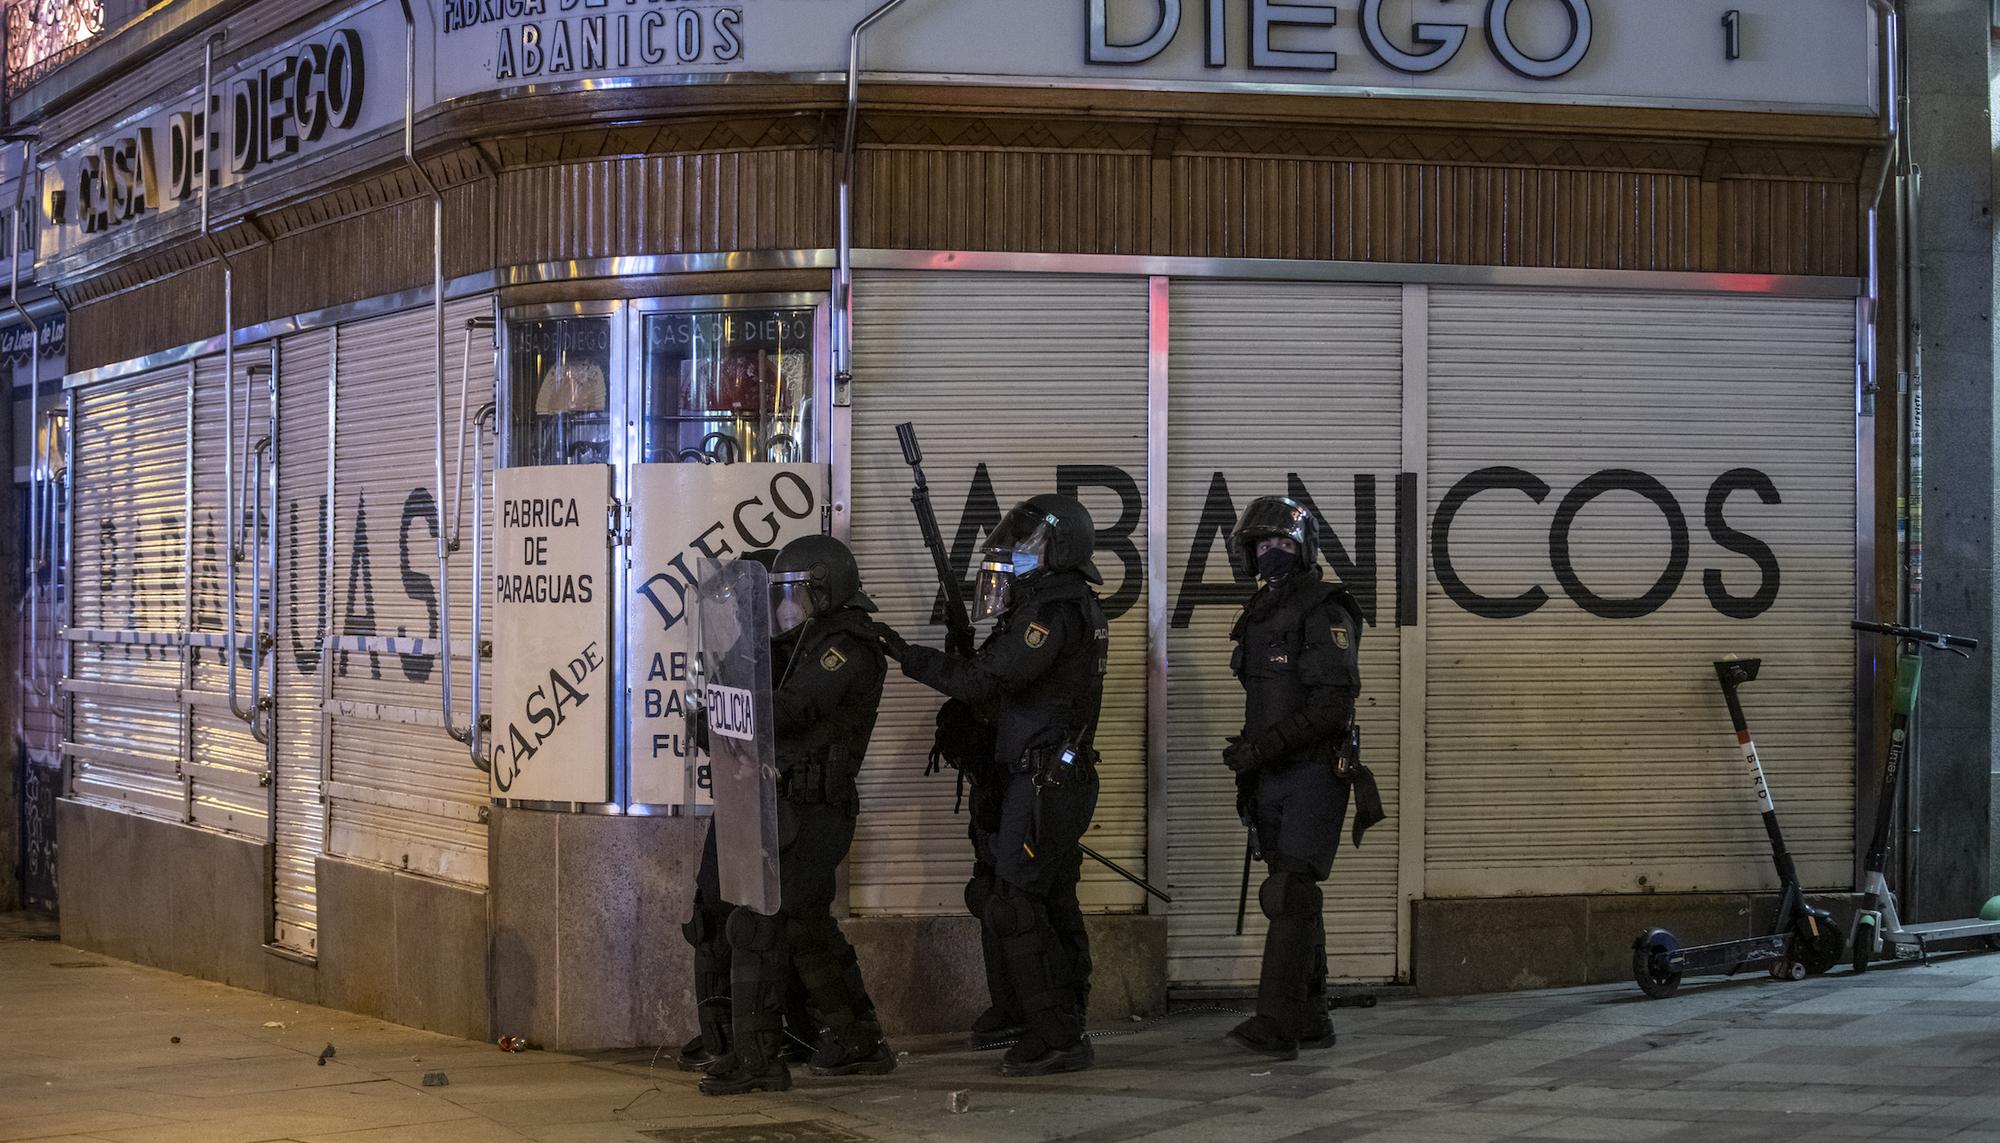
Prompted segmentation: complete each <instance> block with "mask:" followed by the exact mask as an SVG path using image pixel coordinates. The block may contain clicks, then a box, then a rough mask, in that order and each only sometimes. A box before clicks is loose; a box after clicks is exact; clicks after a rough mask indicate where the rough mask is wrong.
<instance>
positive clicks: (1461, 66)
mask: <svg viewBox="0 0 2000 1143" xmlns="http://www.w3.org/2000/svg"><path fill="white" fill-rule="evenodd" d="M434 3H435V8H434V11H435V12H436V14H437V18H438V23H437V26H436V32H437V37H438V40H437V43H438V48H437V52H436V59H437V65H438V72H437V77H436V79H437V89H436V94H437V97H438V98H439V99H441V100H443V99H452V98H455V97H459V96H467V95H476V94H480V93H484V92H489V91H495V90H503V89H506V88H511V87H520V86H525V85H529V84H536V85H542V84H561V83H576V82H583V81H593V80H598V79H603V78H608V77H614V76H632V77H661V78H670V79H697V80H699V79H714V78H720V77H724V76H729V75H733V74H756V75H794V76H797V75H805V76H825V77H837V76H839V75H841V74H844V72H845V69H846V67H847V46H848V32H849V30H850V29H851V28H853V26H854V24H855V22H856V21H858V20H860V19H861V18H862V17H863V16H866V15H867V14H868V13H869V12H871V11H873V10H874V9H875V8H876V7H878V5H879V3H880V0H689V2H686V3H678V4H674V5H672V6H671V7H669V6H667V5H663V4H643V5H640V4H633V3H630V2H629V0H434ZM1728 13H1733V16H1731V15H1728ZM1874 29H1875V18H1874V17H1873V15H1872V14H1871V12H1870V9H1869V7H1868V3H1867V0H1731V2H1730V3H1728V4H1718V5H1715V6H1712V7H1711V6H1708V5H1699V4H1692V5H1691V4H1685V3H1674V2H1670V0H983V2H977V0H912V2H910V3H908V4H905V5H904V6H903V7H902V8H900V9H898V10H896V11H895V12H893V13H892V14H890V15H889V16H887V17H885V18H884V19H883V20H882V21H880V22H879V23H878V24H876V25H875V26H874V27H872V28H871V29H870V31H869V33H868V37H867V39H866V41H865V44H864V55H863V61H862V66H863V67H864V68H865V69H866V70H867V72H868V73H869V75H870V76H871V78H877V79H887V78H896V77H902V78H909V79H916V80H942V81H954V82H976V83H1018V84H1027V85H1031V86H1032V85H1042V84H1050V85H1070V86H1076V85H1081V86H1095V85H1112V86H1127V87H1139V88H1148V89H1170V88H1195V89H1213V88H1216V87H1218V86H1222V85H1243V84H1250V85H1260V86H1265V87H1276V88H1281V89H1286V90H1290V91H1292V92H1295V93H1302V94H1330V95H1338V94H1353V93H1357V92H1361V93H1377V92H1381V93H1395V94H1429V95H1458V96H1463V97H1466V98H1473V99H1506V100H1527V101H1533V102H1543V103H1603V104H1639V105H1645V104H1661V105H1670V106H1679V107H1703V106H1712V107H1739V108H1772V109H1784V110H1793V111H1808V110H1811V111H1829V112H1836V113H1845V114H1868V113H1870V112H1871V111H1872V109H1873V107H1874V104H1875V98H1876V95H1875V92H1876V84H1875V79H1874V75H1875V58H1876V52H1875V48H1874Z"/></svg>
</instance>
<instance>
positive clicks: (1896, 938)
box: [1882, 920, 2000, 945]
mask: <svg viewBox="0 0 2000 1143" xmlns="http://www.w3.org/2000/svg"><path fill="white" fill-rule="evenodd" d="M1994 936H2000V921H1979V920H1969V921H1925V922H1924V923H1922V924H1919V925H1904V926H1903V927H1902V928H1900V929H1897V930H1896V931H1895V932H1892V933H1883V934H1882V943H1883V944H1885V945H1924V944H1935V943H1937V942H1939V941H1958V940H1969V939H1973V938H1977V937H1994Z"/></svg>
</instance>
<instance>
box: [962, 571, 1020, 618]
mask: <svg viewBox="0 0 2000 1143" xmlns="http://www.w3.org/2000/svg"><path fill="white" fill-rule="evenodd" d="M1013 595H1014V565H1013V564H1011V563H1007V562H1005V561H996V560H992V559H989V560H987V561H985V562H984V563H982V564H980V565H979V578H978V580H977V581H975V582H974V584H973V589H972V617H973V618H974V619H992V618H994V617H996V616H999V615H1004V614H1006V612H1007V608H1008V606H1009V605H1010V604H1011V603H1012V602H1013Z"/></svg>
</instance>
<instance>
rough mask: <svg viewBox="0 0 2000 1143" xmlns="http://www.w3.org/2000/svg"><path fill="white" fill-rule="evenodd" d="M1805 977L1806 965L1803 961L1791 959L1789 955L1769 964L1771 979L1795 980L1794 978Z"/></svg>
mask: <svg viewBox="0 0 2000 1143" xmlns="http://www.w3.org/2000/svg"><path fill="white" fill-rule="evenodd" d="M1805 978H1806V966H1805V962H1804V961H1798V960H1793V959H1792V958H1791V957H1786V958H1785V959H1783V960H1781V961H1779V962H1777V963H1776V964H1773V965H1772V966H1771V979H1772V980H1795V981H1796V980H1804V979H1805Z"/></svg>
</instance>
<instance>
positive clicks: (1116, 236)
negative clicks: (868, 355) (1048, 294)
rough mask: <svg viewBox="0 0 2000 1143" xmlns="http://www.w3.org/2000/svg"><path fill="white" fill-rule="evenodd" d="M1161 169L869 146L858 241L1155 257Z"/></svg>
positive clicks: (1102, 157) (1069, 155)
mask: <svg viewBox="0 0 2000 1143" xmlns="http://www.w3.org/2000/svg"><path fill="white" fill-rule="evenodd" d="M1152 168H1153V163H1152V162H1151V160H1150V158H1149V157H1148V156H1146V155H1143V154H1136V153H1125V154H1119V153H1109V154H1107V153H1104V152H1100V151H999V150H985V149H976V150H975V149H968V150H946V149H916V148H890V149H880V150H865V151H863V152H862V153H861V157H860V163H859V178H858V180H857V187H858V190H857V192H856V207H857V209H856V216H855V236H856V237H855V241H856V242H857V243H859V244H860V245H862V246H874V247H884V248H890V249H923V250H1001V251H1008V252H1021V251H1026V252H1034V253H1061V254H1071V253H1092V254H1145V253H1151V247H1152V241H1151V229H1152V226H1151V217H1152V199H1153V191H1152Z"/></svg>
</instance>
